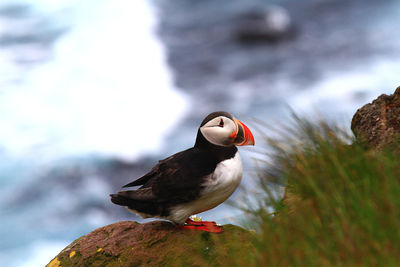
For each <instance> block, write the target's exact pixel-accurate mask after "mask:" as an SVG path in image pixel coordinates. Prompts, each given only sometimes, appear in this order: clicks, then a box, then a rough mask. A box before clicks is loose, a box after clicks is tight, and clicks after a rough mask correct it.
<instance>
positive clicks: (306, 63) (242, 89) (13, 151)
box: [0, 0, 400, 266]
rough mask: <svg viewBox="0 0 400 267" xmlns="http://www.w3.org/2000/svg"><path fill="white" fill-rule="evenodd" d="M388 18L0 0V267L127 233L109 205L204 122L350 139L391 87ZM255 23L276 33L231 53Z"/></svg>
mask: <svg viewBox="0 0 400 267" xmlns="http://www.w3.org/2000/svg"><path fill="white" fill-rule="evenodd" d="M278 5H279V6H278ZM399 11H400V2H398V1H394V0H391V1H390V0H389V1H373V0H364V1H345V0H325V1H322V0H306V1H295V0H282V1H266V0H264V1H261V0H251V1H245V0H233V1H229V3H228V2H223V1H217V0H205V1H196V0H174V1H171V0H154V1H153V2H146V1H122V0H113V1H111V0H97V1H94V0H88V1H77V0H62V1H51V0H0V266H43V265H45V264H46V263H48V262H49V261H50V260H51V259H52V257H53V256H55V255H56V254H57V253H58V252H59V251H60V250H61V249H62V248H63V247H65V246H66V245H67V244H69V243H70V242H71V241H73V240H74V239H76V238H77V237H79V236H81V235H83V234H86V233H88V232H90V231H92V230H94V229H95V228H97V227H100V226H103V225H105V224H109V223H112V222H115V221H119V220H128V219H130V220H137V219H138V218H137V217H135V216H134V215H132V214H130V213H127V212H126V211H125V210H124V209H122V208H120V207H117V206H115V205H112V204H111V203H110V202H109V197H108V194H109V193H111V192H114V191H116V190H118V189H119V187H120V186H121V185H123V184H124V183H126V182H129V181H131V180H132V179H134V178H135V177H139V176H140V175H141V174H144V173H145V172H146V171H147V170H149V169H150V168H151V167H152V165H154V164H155V163H156V162H157V160H158V159H161V158H163V157H165V156H168V155H170V154H173V153H175V152H178V151H180V150H183V149H186V148H188V147H189V146H192V145H193V143H194V139H195V134H196V132H197V127H198V124H199V123H200V122H201V120H202V119H203V117H204V116H205V115H207V114H208V113H209V112H211V111H215V110H226V111H229V112H231V113H233V114H234V115H236V116H237V117H238V118H239V119H241V120H242V121H244V122H246V124H248V125H249V126H250V128H251V124H252V119H253V118H255V119H259V120H263V121H265V122H267V123H270V124H276V123H281V122H285V121H286V120H287V119H288V109H287V107H288V106H290V107H292V108H293V109H294V110H295V111H296V112H300V113H301V114H304V115H306V116H308V117H311V118H313V117H318V116H319V117H322V118H324V119H327V120H334V121H337V122H339V123H340V124H342V125H343V127H346V128H349V125H350V120H351V117H352V115H353V114H354V112H355V111H356V110H357V108H359V107H361V106H362V105H363V104H365V103H367V102H370V101H371V100H373V99H374V98H376V97H377V96H378V95H380V94H382V93H387V94H390V93H392V92H393V91H394V89H395V88H396V87H397V86H399V85H400V76H399V73H400V64H399V62H400V35H399V34H398V25H400V17H399V16H398V12H399ZM267 12H269V13H268V14H270V16H272V17H270V20H269V21H268V22H269V23H270V24H274V25H275V26H276V27H277V28H279V27H281V28H285V26H287V25H290V27H289V28H290V29H289V28H288V30H287V31H283V32H282V33H280V34H279V36H278V38H277V39H276V40H264V39H263V40H243V38H242V37H241V36H243V32H246V31H248V30H252V28H253V26H252V25H253V24H252V23H253V20H256V22H257V23H260V22H261V24H262V23H263V19H265V18H264V17H263V16H261V19H260V13H261V14H264V13H267ZM271 14H272V15H271ZM249 21H250V22H249ZM246 25H247V26H246ZM249 25H250V26H249ZM317 115H318V116H317ZM247 122H249V123H247ZM271 134H273V133H271ZM255 137H256V142H257V134H256V136H255ZM258 144H260V146H261V147H262V146H263V144H261V142H259V143H257V145H258ZM264 146H265V145H264ZM255 149H256V150H257V148H255ZM251 151H252V149H245V150H243V153H242V158H243V159H245V162H244V169H245V175H244V179H243V181H244V185H249V184H251V183H252V182H251V181H253V183H254V180H255V178H256V176H255V175H254V166H253V162H252V160H251V159H250V158H251V157H254V156H255V155H254V153H252V152H251ZM238 195H240V192H239V193H236V194H235V196H238ZM237 213H238V211H237V210H234V209H233V208H231V207H229V206H227V205H224V204H223V205H221V207H218V208H216V209H214V210H212V211H209V212H207V213H206V214H205V215H204V217H207V219H213V220H217V221H218V222H222V223H224V222H228V221H229V222H234V223H235V222H237V221H235V219H234V218H233V217H234V216H235V214H237Z"/></svg>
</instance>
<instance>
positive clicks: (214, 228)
mask: <svg viewBox="0 0 400 267" xmlns="http://www.w3.org/2000/svg"><path fill="white" fill-rule="evenodd" d="M178 227H179V228H180V229H187V230H200V231H206V232H211V233H221V232H222V231H223V230H222V227H221V226H218V225H217V224H216V223H215V222H208V221H200V222H197V221H193V220H191V219H190V218H188V219H187V220H186V222H185V224H184V225H180V226H178Z"/></svg>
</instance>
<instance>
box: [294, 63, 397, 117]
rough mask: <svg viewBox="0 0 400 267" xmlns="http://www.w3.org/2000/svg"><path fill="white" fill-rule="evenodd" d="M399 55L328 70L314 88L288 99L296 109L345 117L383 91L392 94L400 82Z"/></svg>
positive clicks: (309, 112)
mask: <svg viewBox="0 0 400 267" xmlns="http://www.w3.org/2000/svg"><path fill="white" fill-rule="evenodd" d="M398 62H399V58H397V59H396V58H391V59H388V58H381V59H376V58H375V59H373V61H371V62H369V64H363V65H360V66H358V67H357V66H355V67H353V69H351V70H349V69H344V70H342V71H335V72H329V73H326V74H325V78H322V79H321V80H320V81H318V82H317V83H316V84H314V85H313V86H312V87H311V88H305V89H304V90H303V92H302V93H296V94H294V95H293V97H291V98H290V99H289V100H288V103H289V105H290V106H291V107H292V108H294V110H302V111H304V112H306V113H308V114H313V115H315V112H317V113H319V115H327V116H328V117H330V118H332V115H334V114H338V112H340V113H342V114H339V115H344V116H345V117H346V119H351V116H353V114H354V113H355V112H356V110H357V109H358V108H360V107H362V106H363V105H365V104H366V103H369V102H371V101H372V100H374V99H375V98H377V97H378V96H379V95H381V94H392V93H393V92H394V90H395V89H396V87H397V86H399V85H400V77H399V73H400V65H399V64H398Z"/></svg>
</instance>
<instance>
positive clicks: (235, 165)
mask: <svg viewBox="0 0 400 267" xmlns="http://www.w3.org/2000/svg"><path fill="white" fill-rule="evenodd" d="M242 173H243V169H242V161H241V159H240V156H239V152H236V154H235V156H234V157H233V158H231V159H227V160H224V161H222V162H220V163H219V164H218V165H217V167H216V168H215V171H214V173H212V174H211V175H210V176H209V177H208V178H207V179H206V182H205V183H204V184H203V186H204V189H203V190H202V192H201V196H200V198H198V199H197V200H195V201H192V202H189V203H185V204H181V205H178V206H176V207H174V208H173V209H172V210H171V216H170V218H169V219H170V220H173V221H175V222H178V223H179V222H184V221H185V220H186V219H187V218H188V217H189V216H190V215H193V214H197V213H200V212H203V211H206V210H209V209H212V208H214V207H216V206H218V205H219V204H221V203H222V202H224V201H225V200H227V199H228V198H229V197H230V196H231V195H232V193H233V192H234V191H235V190H236V188H237V187H238V186H239V184H240V181H241V180H242Z"/></svg>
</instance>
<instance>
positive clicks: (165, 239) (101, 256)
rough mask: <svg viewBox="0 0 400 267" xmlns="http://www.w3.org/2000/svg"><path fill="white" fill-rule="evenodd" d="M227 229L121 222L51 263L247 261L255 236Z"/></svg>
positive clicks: (80, 242) (68, 249)
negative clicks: (184, 228) (205, 230)
mask: <svg viewBox="0 0 400 267" xmlns="http://www.w3.org/2000/svg"><path fill="white" fill-rule="evenodd" d="M223 229H224V232H223V233H220V234H213V233H208V232H203V231H196V230H181V229H178V228H176V226H175V225H173V224H172V223H170V222H165V221H153V222H149V223H144V224H139V223H137V222H134V221H122V222H117V223H114V224H111V225H107V226H104V227H101V228H98V229H96V230H94V231H93V232H91V233H89V234H87V235H85V236H82V237H80V238H79V239H77V240H75V241H74V242H72V243H71V244H70V245H69V246H67V247H66V248H65V249H63V250H62V251H61V252H60V253H59V254H58V255H57V256H56V257H55V258H54V259H53V260H52V261H51V262H50V263H49V264H48V265H47V266H48V267H56V266H62V267H65V266H183V265H187V266H209V265H223V266H225V265H227V264H230V265H234V264H235V263H237V262H238V261H237V260H238V259H239V260H240V259H242V260H243V259H248V257H249V255H251V253H252V248H253V247H252V245H251V242H250V240H251V239H252V234H251V233H250V232H249V231H246V230H244V229H242V228H240V227H238V226H234V225H224V226H223ZM232 253H233V254H232ZM232 255H235V258H233V257H232ZM239 262H240V261H239Z"/></svg>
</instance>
